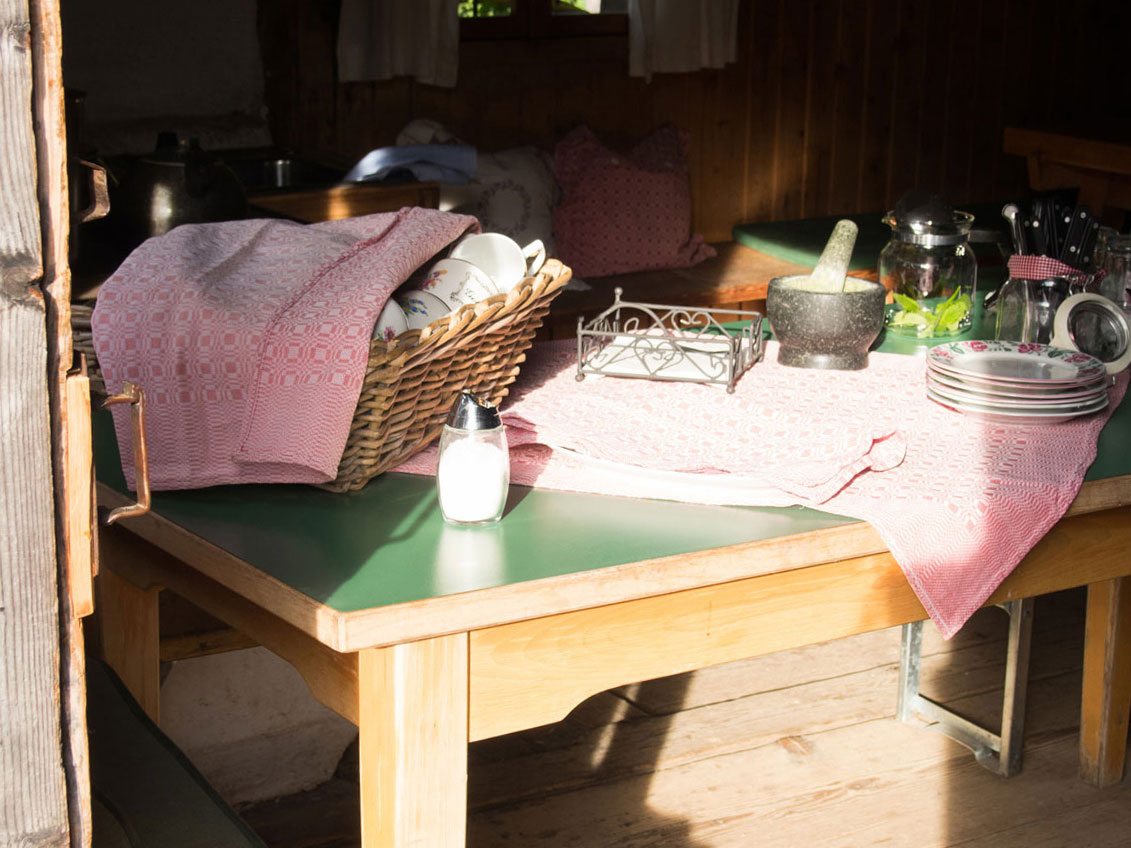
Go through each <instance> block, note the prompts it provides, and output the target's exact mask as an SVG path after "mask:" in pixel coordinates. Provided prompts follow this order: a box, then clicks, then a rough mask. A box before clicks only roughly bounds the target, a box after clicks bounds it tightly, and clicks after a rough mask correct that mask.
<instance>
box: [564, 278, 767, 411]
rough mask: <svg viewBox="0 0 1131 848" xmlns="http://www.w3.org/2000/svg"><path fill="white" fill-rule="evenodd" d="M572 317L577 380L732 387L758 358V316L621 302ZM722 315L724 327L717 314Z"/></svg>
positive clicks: (760, 348)
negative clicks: (627, 379) (596, 376)
mask: <svg viewBox="0 0 1131 848" xmlns="http://www.w3.org/2000/svg"><path fill="white" fill-rule="evenodd" d="M623 293H624V291H623V289H620V288H617V289H614V291H613V305H612V306H610V307H609V308H608V309H606V310H605V311H604V312H602V313H601V314H599V315H597V316H596V317H595V318H593V319H592V320H591V321H589V322H588V323H586V321H585V319H584V318H579V319H578V320H577V379H578V380H584V379H585V377H586V375H588V374H602V375H605V376H610V377H638V378H643V379H648V380H667V381H675V382H683V383H713V384H718V385H724V386H726V388H727V392H734V385H735V383H736V382H737V381H738V378H739V377H741V376H742V375H743V374H744V373H745V372H746V371H747V370H748V369H749V368H750V366H752V365H753V364H754V363H755V362H757V361H758V360H759V359H761V358H762V354H763V339H762V314H761V313H760V312H751V311H743V310H737V309H708V308H705V307H689V306H667V305H664V304H658V303H631V302H629V301H625V300H621V295H622V294H623ZM723 315H726V316H727V320H726V324H731V325H732V326H725V325H724V322H723V320H722V319H721V316H723Z"/></svg>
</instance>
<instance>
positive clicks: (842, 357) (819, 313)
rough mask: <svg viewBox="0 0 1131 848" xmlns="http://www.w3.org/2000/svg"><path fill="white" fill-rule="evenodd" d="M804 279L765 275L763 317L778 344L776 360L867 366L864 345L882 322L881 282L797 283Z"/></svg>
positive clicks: (823, 365)
mask: <svg viewBox="0 0 1131 848" xmlns="http://www.w3.org/2000/svg"><path fill="white" fill-rule="evenodd" d="M806 279H807V277H806V276H796V277H775V278H774V279H772V280H770V285H769V289H768V290H767V292H766V318H767V319H768V320H769V322H770V329H771V330H773V332H774V337H775V338H776V339H777V341H778V343H779V345H780V347H779V349H778V362H780V363H781V364H782V365H790V366H793V367H796V368H829V369H837V370H841V371H859V370H860V369H862V368H866V367H867V366H868V349H869V348H870V347H871V346H872V342H874V341H875V340H876V337H877V336H878V335H879V334H880V330H882V329H883V325H884V299H885V297H886V295H887V292H886V290H885V289H884V287H883V286H882V285H881V284H880V283H875V282H872V281H871V280H859V279H856V278H854V277H853V278H849V280H848V287H849V288H850V289H852V290H850V291H843V292H824V291H807V290H806V289H804V288H799V287H798V283H799V281H804V280H806Z"/></svg>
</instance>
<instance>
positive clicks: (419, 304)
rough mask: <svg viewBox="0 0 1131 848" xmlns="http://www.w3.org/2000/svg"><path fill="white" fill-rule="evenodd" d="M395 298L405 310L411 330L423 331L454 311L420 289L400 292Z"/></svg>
mask: <svg viewBox="0 0 1131 848" xmlns="http://www.w3.org/2000/svg"><path fill="white" fill-rule="evenodd" d="M394 297H395V298H396V300H397V303H399V304H400V307H401V309H403V310H404V317H405V320H406V321H407V322H408V328H409V329H410V330H421V329H423V328H425V327H427V326H428V325H429V324H431V323H432V322H433V321H435V320H436V319H437V318H443V317H444V316H445V315H448V314H450V313H451V311H452V308H451V307H450V306H448V304H446V303H444V301H442V300H440V298H438V297H436V295H434V294H432V293H431V292H426V291H421V290H420V289H406V290H404V291H398V292H397V293H396V294H395V295H394Z"/></svg>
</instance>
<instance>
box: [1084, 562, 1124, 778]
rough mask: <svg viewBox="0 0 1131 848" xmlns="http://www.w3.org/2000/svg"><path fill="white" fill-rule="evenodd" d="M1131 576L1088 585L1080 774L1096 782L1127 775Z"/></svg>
mask: <svg viewBox="0 0 1131 848" xmlns="http://www.w3.org/2000/svg"><path fill="white" fill-rule="evenodd" d="M1129 670H1131V580H1129V579H1128V578H1126V577H1124V578H1120V579H1118V580H1105V581H1103V582H1101V583H1095V584H1093V585H1091V586H1089V587H1088V618H1087V625H1086V630H1085V642H1084V679H1085V681H1087V680H1089V679H1092V680H1095V681H1100V682H1102V684H1103V685H1102V686H1099V687H1097V686H1093V687H1088V688H1085V690H1084V694H1083V698H1082V702H1081V707H1080V717H1081V720H1080V724H1081V728H1080V776H1081V777H1083V778H1084V780H1086V781H1088V783H1092V784H1095V785H1096V786H1101V787H1102V786H1112V785H1114V784H1116V783H1119V782H1120V781H1121V780H1122V779H1123V762H1124V757H1125V755H1126V753H1127V724H1128V712H1129V710H1131V673H1128V672H1129Z"/></svg>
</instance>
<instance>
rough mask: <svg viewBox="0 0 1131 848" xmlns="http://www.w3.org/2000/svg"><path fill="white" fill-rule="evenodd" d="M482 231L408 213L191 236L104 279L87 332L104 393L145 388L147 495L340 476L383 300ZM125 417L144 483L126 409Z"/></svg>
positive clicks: (261, 223)
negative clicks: (130, 385) (126, 383)
mask: <svg viewBox="0 0 1131 848" xmlns="http://www.w3.org/2000/svg"><path fill="white" fill-rule="evenodd" d="M478 229H479V224H478V222H477V221H476V220H475V219H474V218H472V217H470V216H466V215H453V214H450V213H445V212H439V211H436V210H433V209H418V208H405V209H402V210H401V211H399V212H390V213H384V214H379V215H368V216H364V217H360V218H350V219H346V220H341V221H331V222H327V223H320V224H309V225H303V224H296V223H292V222H288V221H281V220H247V221H229V222H224V223H217V224H188V225H184V226H181V227H177V228H176V229H174V230H172V231H171V232H169V233H167V234H166V235H163V236H159V237H157V238H153V239H149V240H148V241H146V242H145V243H143V244H142V245H141V246H140V247H138V248H137V249H136V250H135V251H134V252H133V253H132V254H130V256H129V257H128V258H127V259H126V261H125V262H124V263H122V265H121V267H120V268H119V269H118V270H117V271H116V272H115V273H114V274H113V276H111V277H110V278H109V279H108V280H107V281H106V282H105V283H103V285H102V288H101V289H100V291H99V295H98V301H97V304H96V305H95V309H94V316H93V319H92V322H91V324H92V328H93V331H94V348H95V352H96V354H97V356H98V362H99V366H100V367H101V369H102V372H103V375H104V377H105V380H106V387H107V390H108V391H109V392H112V393H113V392H118V391H119V390H120V389H121V385H122V382H123V380H130V381H132V382H134V383H136V384H138V385H140V386H141V387H142V388H143V389H144V390H145V393H146V432H147V437H148V438H147V441H148V445H149V471H150V485H151V486H152V488H154V489H188V488H198V487H203V486H213V485H218V484H224V483H324V482H327V481H330V480H332V479H334V477H335V476H336V475H337V468H338V464H339V462H340V460H341V456H342V451H343V449H344V447H345V443H346V438H347V436H348V435H349V427H350V422H351V421H352V419H353V413H354V410H355V409H356V408H357V402H358V397H359V395H360V392H361V385H362V381H363V378H364V375H365V367H366V363H367V360H368V355H369V342H370V335H371V333H372V330H373V325H374V322H375V321H376V318H377V315H378V314H379V313H380V311H381V309H382V308H383V306H384V304H385V301H386V300H387V299H388V297H389V295H390V294H391V293H392V291H393V290H394V289H395V288H396V287H397V286H399V285H400V284H401V283H402V282H404V281H405V280H406V279H407V278H408V277H409V275H410V274H412V272H413V271H415V270H416V269H417V268H418V267H420V266H421V265H423V264H424V263H425V262H427V261H428V259H429V258H431V257H432V256H433V255H435V254H436V253H438V252H439V251H440V250H442V249H443V248H444V247H445V246H447V245H448V244H449V243H451V242H452V241H454V240H455V239H457V238H458V237H459V236H460V235H462V234H463V233H464V232H466V231H468V230H478ZM114 416H115V421H114V423H115V428H116V430H117V435H118V445H119V449H120V452H121V455H122V466H123V471H124V472H125V475H126V481H127V483H128V484H129V485H130V486H131V487H133V486H134V468H133V450H132V447H131V445H130V434H129V411H128V409H126V408H125V407H124V406H122V405H119V406H116V407H114Z"/></svg>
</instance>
